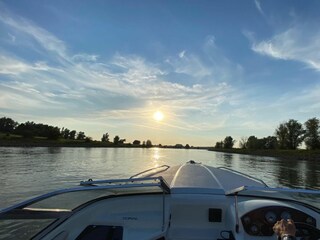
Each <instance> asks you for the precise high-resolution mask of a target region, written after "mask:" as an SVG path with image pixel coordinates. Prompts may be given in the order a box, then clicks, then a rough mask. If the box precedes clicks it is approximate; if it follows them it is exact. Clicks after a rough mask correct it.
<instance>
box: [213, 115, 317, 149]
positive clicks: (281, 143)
mask: <svg viewBox="0 0 320 240" xmlns="http://www.w3.org/2000/svg"><path fill="white" fill-rule="evenodd" d="M303 142H304V144H305V146H306V148H307V149H310V150H315V149H320V120H319V119H318V118H316V117H314V118H311V119H309V120H307V121H306V122H305V123H304V124H301V123H300V122H299V121H297V120H294V119H290V120H288V121H287V122H283V123H281V124H280V125H279V126H278V127H277V128H276V129H275V133H274V136H268V137H264V138H257V137H256V136H250V137H242V138H241V140H240V141H239V147H240V148H242V149H292V150H295V149H297V148H298V147H299V146H300V145H301V144H302V143H303ZM234 143H235V140H234V139H233V138H232V137H231V136H227V137H226V138H225V139H224V141H220V142H217V143H216V145H215V148H225V149H228V148H229V149H230V148H233V145H234Z"/></svg>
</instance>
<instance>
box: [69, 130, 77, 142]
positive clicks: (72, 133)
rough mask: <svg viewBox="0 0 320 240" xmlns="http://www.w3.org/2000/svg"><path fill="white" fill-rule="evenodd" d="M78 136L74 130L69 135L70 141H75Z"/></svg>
mask: <svg viewBox="0 0 320 240" xmlns="http://www.w3.org/2000/svg"><path fill="white" fill-rule="evenodd" d="M76 135H77V131H76V130H72V131H71V132H70V133H69V139H71V140H75V139H76Z"/></svg>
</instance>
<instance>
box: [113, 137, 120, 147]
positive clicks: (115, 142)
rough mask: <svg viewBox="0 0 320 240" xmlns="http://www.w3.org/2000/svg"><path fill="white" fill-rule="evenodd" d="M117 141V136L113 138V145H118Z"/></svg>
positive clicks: (118, 138)
mask: <svg viewBox="0 0 320 240" xmlns="http://www.w3.org/2000/svg"><path fill="white" fill-rule="evenodd" d="M119 140H120V137H119V136H118V135H117V136H115V137H114V139H113V143H114V144H115V145H118V144H119Z"/></svg>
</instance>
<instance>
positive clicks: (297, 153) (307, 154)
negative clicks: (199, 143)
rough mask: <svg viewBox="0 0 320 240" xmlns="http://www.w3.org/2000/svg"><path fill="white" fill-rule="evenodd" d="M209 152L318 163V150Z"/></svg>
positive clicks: (319, 159)
mask: <svg viewBox="0 0 320 240" xmlns="http://www.w3.org/2000/svg"><path fill="white" fill-rule="evenodd" d="M208 150H209V151H215V152H224V153H236V154H245V155H254V156H264V157H275V158H279V159H282V160H289V161H290V160H310V161H320V150H306V149H297V150H281V149H240V148H232V149H220V148H209V149H208Z"/></svg>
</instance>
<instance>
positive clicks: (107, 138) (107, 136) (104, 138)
mask: <svg viewBox="0 0 320 240" xmlns="http://www.w3.org/2000/svg"><path fill="white" fill-rule="evenodd" d="M101 142H110V140H109V133H105V134H103V135H102V138H101Z"/></svg>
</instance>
